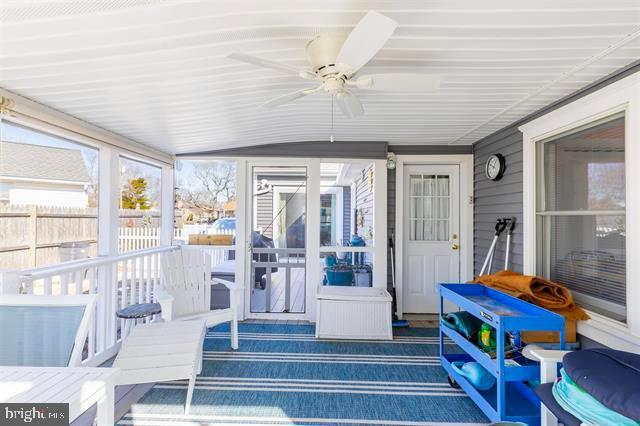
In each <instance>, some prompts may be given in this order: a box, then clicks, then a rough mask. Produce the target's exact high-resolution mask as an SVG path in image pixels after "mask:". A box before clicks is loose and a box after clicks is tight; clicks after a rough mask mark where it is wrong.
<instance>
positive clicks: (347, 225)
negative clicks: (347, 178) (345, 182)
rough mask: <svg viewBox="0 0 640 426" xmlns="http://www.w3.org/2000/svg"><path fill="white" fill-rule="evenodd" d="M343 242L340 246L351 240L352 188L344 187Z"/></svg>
mask: <svg viewBox="0 0 640 426" xmlns="http://www.w3.org/2000/svg"><path fill="white" fill-rule="evenodd" d="M342 205H343V208H342V241H340V244H344V243H346V242H348V241H350V240H351V229H352V228H351V227H352V225H353V224H352V223H351V187H349V186H343V187H342Z"/></svg>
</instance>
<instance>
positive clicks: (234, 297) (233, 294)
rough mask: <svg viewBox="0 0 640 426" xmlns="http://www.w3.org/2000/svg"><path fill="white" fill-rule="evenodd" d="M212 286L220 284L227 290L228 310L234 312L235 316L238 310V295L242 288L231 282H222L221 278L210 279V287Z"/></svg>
mask: <svg viewBox="0 0 640 426" xmlns="http://www.w3.org/2000/svg"><path fill="white" fill-rule="evenodd" d="M213 284H222V285H223V286H225V287H226V288H228V289H229V308H231V309H232V310H233V311H234V315H236V316H237V315H238V311H239V309H240V308H239V306H238V305H239V303H240V296H239V295H238V293H240V292H241V291H242V290H243V289H244V287H243V286H241V285H240V284H236V283H234V282H232V281H227V280H223V279H222V278H212V279H211V285H213Z"/></svg>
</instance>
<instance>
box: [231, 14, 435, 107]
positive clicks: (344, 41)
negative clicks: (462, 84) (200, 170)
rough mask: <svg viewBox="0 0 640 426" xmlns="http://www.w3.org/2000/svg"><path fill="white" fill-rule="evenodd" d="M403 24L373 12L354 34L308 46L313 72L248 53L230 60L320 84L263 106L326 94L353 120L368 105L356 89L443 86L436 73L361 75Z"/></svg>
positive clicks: (320, 38) (315, 41) (319, 39)
mask: <svg viewBox="0 0 640 426" xmlns="http://www.w3.org/2000/svg"><path fill="white" fill-rule="evenodd" d="M397 26H398V23H397V22H396V21H394V20H393V19H391V18H388V17H386V16H384V15H381V14H379V13H377V12H373V11H370V12H368V13H367V14H366V15H365V16H364V17H363V18H362V19H361V20H360V22H358V24H357V25H356V27H355V28H354V29H353V30H352V31H351V33H350V34H348V35H347V34H343V33H326V34H320V35H318V36H317V37H315V38H314V39H313V40H311V41H310V42H309V43H308V44H307V47H306V52H307V60H308V61H309V64H310V65H311V70H310V71H309V70H300V69H297V68H295V67H292V66H289V65H287V64H283V63H279V62H274V61H270V60H267V59H263V58H259V57H256V56H253V55H248V54H246V53H232V54H231V55H229V58H232V59H235V60H238V61H242V62H246V63H249V64H253V65H258V66H261V67H265V68H271V69H275V70H278V71H282V72H285V73H287V74H292V75H296V76H298V77H301V78H303V79H306V80H312V81H318V82H319V83H320V85H319V86H317V87H312V88H308V89H303V90H298V91H295V92H292V93H287V94H285V95H282V96H279V97H277V98H275V99H272V100H270V101H269V102H267V103H265V104H263V105H262V106H263V107H265V108H269V107H275V106H278V105H282V104H285V103H287V102H291V101H294V100H296V99H299V98H302V97H304V96H307V95H310V94H312V93H316V92H320V91H324V92H326V93H329V94H330V95H331V96H332V97H334V98H335V100H336V102H337V104H338V106H339V107H340V109H341V110H342V112H343V114H344V115H346V116H347V117H349V118H353V117H357V116H359V115H362V114H364V109H363V108H362V103H361V102H360V100H359V99H358V98H357V97H356V96H355V95H354V94H353V93H352V90H379V91H389V92H426V91H432V90H435V89H437V88H438V87H439V86H440V80H441V77H440V76H437V75H430V74H372V75H362V76H360V75H358V74H357V73H358V71H359V70H360V69H361V68H362V67H363V66H364V65H365V64H366V63H367V62H369V61H370V60H371V59H372V58H373V57H374V56H375V55H376V53H378V51H379V50H380V49H382V47H383V46H384V44H385V43H386V42H387V40H388V39H389V38H390V37H391V35H392V34H393V32H394V31H395V29H396V27H397Z"/></svg>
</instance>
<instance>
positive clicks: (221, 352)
mask: <svg viewBox="0 0 640 426" xmlns="http://www.w3.org/2000/svg"><path fill="white" fill-rule="evenodd" d="M265 321H266V320H263V321H261V320H256V321H248V322H243V323H241V324H240V330H239V331H240V349H239V350H238V351H231V349H230V348H229V327H228V325H227V324H224V325H220V326H217V327H214V328H212V329H210V330H209V332H208V333H207V337H206V340H205V345H204V365H203V370H202V373H201V374H200V375H199V376H198V378H197V382H196V388H195V392H194V396H193V403H192V406H191V413H190V414H189V415H184V412H183V407H184V401H185V396H186V388H187V382H186V381H184V380H178V381H173V382H164V383H158V384H156V385H155V386H154V387H153V388H152V389H151V390H150V391H149V392H148V393H147V394H146V395H145V396H144V397H143V398H142V399H141V400H140V401H138V402H137V403H136V404H134V405H133V406H132V408H131V410H130V411H129V412H128V413H127V414H125V415H124V417H123V418H122V419H121V420H120V421H119V422H118V424H119V425H131V424H149V425H151V424H153V425H160V426H163V425H175V424H219V423H226V424H230V423H233V424H293V423H294V424H314V425H317V424H377V425H382V424H384V425H407V424H413V425H427V424H434V423H438V424H443V425H446V424H470V425H471V424H486V423H487V422H488V421H487V419H486V417H485V416H484V415H483V414H482V413H481V412H480V411H479V410H478V409H477V407H476V406H475V405H474V403H473V402H472V401H471V400H470V399H469V398H468V397H467V396H466V395H465V394H464V392H462V391H461V390H459V389H453V388H451V387H450V386H449V385H448V383H447V375H446V373H445V372H444V370H443V369H442V368H441V367H440V365H439V360H438V339H437V329H434V328H407V329H397V330H394V340H393V341H388V342H381V341H353V340H350V341H334V340H317V339H315V338H314V326H313V325H312V324H303V325H298V324H295V325H294V324H289V323H288V322H287V323H286V324H283V323H280V324H278V323H275V324H273V323H266V322H265ZM443 407H446V409H445V408H443Z"/></svg>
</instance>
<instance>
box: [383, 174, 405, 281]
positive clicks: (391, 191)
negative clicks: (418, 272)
mask: <svg viewBox="0 0 640 426" xmlns="http://www.w3.org/2000/svg"><path fill="white" fill-rule="evenodd" d="M387 237H388V238H391V237H393V244H394V245H395V244H397V243H398V242H400V243H401V242H402V241H401V240H398V236H397V235H396V171H395V170H387ZM388 249H389V248H388V247H387V250H388ZM394 255H395V251H394ZM391 260H392V257H391V255H388V256H387V288H388V289H389V291H391V289H392V288H393V277H392V273H391Z"/></svg>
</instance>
